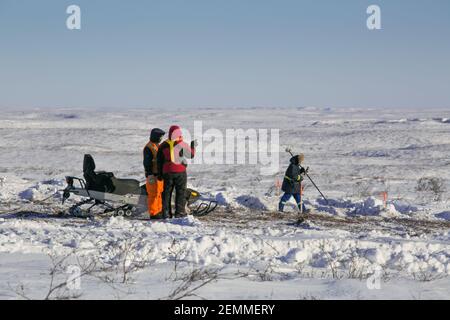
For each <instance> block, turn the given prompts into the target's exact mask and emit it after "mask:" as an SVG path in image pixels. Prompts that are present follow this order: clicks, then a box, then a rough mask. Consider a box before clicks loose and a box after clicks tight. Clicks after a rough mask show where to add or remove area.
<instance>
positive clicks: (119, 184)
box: [62, 154, 218, 217]
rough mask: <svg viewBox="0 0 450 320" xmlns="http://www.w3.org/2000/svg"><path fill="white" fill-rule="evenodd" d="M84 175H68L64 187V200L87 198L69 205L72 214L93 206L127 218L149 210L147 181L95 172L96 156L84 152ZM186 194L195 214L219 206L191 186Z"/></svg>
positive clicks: (189, 206)
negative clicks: (72, 195) (75, 197)
mask: <svg viewBox="0 0 450 320" xmlns="http://www.w3.org/2000/svg"><path fill="white" fill-rule="evenodd" d="M83 178H84V179H83ZM83 178H78V177H72V176H67V177H66V183H67V187H66V188H65V189H64V190H63V196H62V203H63V204H64V202H65V201H66V200H67V199H68V198H69V197H70V195H71V194H74V195H77V196H80V197H82V198H84V200H82V201H80V202H78V203H76V204H75V205H73V206H72V207H70V209H69V214H70V215H73V216H84V215H89V214H90V213H91V212H92V209H93V208H94V207H102V208H103V214H112V215H117V216H126V217H131V216H135V215H139V214H142V213H143V212H146V211H147V190H146V187H145V183H144V184H142V185H141V184H140V183H139V181H138V180H134V179H118V178H116V177H115V176H114V174H113V173H112V172H105V171H95V161H94V158H93V157H92V156H91V155H89V154H86V155H84V161H83ZM185 196H186V206H187V209H188V210H187V211H188V213H189V214H192V215H194V216H205V215H207V214H209V213H211V212H212V211H214V209H216V207H217V205H218V203H217V201H215V200H212V199H206V198H204V197H203V196H202V195H201V194H200V193H199V192H197V191H195V190H193V189H190V188H188V189H187V190H186V195H185ZM85 205H89V207H87V209H83V208H82V206H85Z"/></svg>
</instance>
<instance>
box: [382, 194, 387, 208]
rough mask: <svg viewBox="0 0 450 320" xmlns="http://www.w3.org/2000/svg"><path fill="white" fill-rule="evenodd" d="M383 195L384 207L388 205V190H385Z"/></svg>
mask: <svg viewBox="0 0 450 320" xmlns="http://www.w3.org/2000/svg"><path fill="white" fill-rule="evenodd" d="M381 196H382V197H383V203H384V208H386V207H387V198H388V193H387V192H386V191H384V192H383V193H382V194H381Z"/></svg>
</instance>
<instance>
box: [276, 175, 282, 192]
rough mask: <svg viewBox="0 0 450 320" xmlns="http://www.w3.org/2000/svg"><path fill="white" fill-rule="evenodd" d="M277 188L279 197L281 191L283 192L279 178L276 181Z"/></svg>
mask: <svg viewBox="0 0 450 320" xmlns="http://www.w3.org/2000/svg"><path fill="white" fill-rule="evenodd" d="M275 187H276V188H277V196H279V195H280V191H281V182H280V179H279V178H276V179H275Z"/></svg>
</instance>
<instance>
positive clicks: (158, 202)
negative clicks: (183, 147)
mask: <svg viewBox="0 0 450 320" xmlns="http://www.w3.org/2000/svg"><path fill="white" fill-rule="evenodd" d="M164 135H165V132H164V131H163V130H161V129H159V128H155V129H153V130H152V131H151V133H150V141H149V142H148V143H147V144H146V145H145V147H144V163H143V164H144V170H145V178H146V184H145V185H146V189H147V201H148V213H149V214H150V218H151V219H161V218H162V211H163V208H162V192H163V190H164V182H163V181H161V180H158V178H157V177H158V175H159V173H158V166H157V158H156V156H157V153H158V148H159V144H160V143H161V141H162V138H163V136H164Z"/></svg>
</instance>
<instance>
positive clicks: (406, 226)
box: [201, 210, 450, 236]
mask: <svg viewBox="0 0 450 320" xmlns="http://www.w3.org/2000/svg"><path fill="white" fill-rule="evenodd" d="M299 217H300V216H299V214H297V213H279V212H268V211H258V210H248V211H233V210H218V211H217V212H215V213H214V215H211V216H207V217H205V218H203V219H201V220H202V221H204V222H206V223H211V224H212V223H214V224H218V225H230V226H234V227H237V228H255V227H261V224H262V223H263V224H264V223H272V224H276V225H280V224H285V225H290V226H293V227H306V228H313V227H319V228H325V229H339V230H345V231H349V232H352V233H363V232H364V233H367V232H371V231H372V230H380V231H389V232H394V233H396V234H399V233H400V234H408V235H409V236H420V235H421V234H432V233H441V232H445V231H448V230H450V221H436V220H418V219H412V218H384V217H364V216H346V217H340V216H331V215H327V214H321V213H315V212H314V213H309V214H305V215H303V216H302V218H303V219H304V222H303V223H300V224H298V223H297V222H298V219H299Z"/></svg>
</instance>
